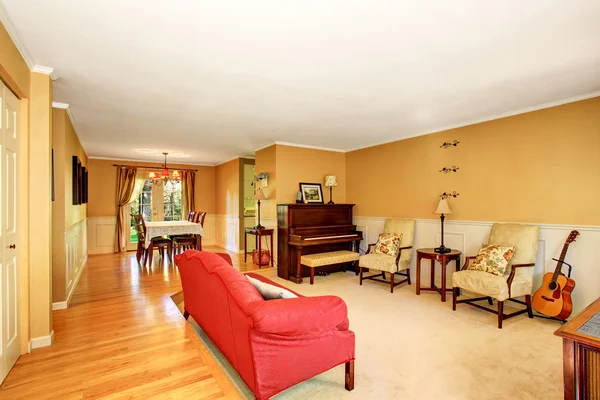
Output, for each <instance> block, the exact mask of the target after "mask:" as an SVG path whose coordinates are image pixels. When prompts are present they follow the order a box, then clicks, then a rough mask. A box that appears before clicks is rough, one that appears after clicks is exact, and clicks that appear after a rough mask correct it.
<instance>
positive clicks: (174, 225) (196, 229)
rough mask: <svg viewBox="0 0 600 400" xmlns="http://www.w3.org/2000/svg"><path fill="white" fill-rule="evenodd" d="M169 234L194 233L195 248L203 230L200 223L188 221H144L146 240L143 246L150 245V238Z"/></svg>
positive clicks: (198, 245) (198, 246) (198, 244)
mask: <svg viewBox="0 0 600 400" xmlns="http://www.w3.org/2000/svg"><path fill="white" fill-rule="evenodd" d="M169 235H196V248H200V242H201V240H202V236H203V235H204V231H203V230H202V225H201V224H199V223H196V222H190V221H155V222H146V241H145V243H144V248H146V249H147V248H148V247H149V246H150V239H152V238H155V237H161V236H169Z"/></svg>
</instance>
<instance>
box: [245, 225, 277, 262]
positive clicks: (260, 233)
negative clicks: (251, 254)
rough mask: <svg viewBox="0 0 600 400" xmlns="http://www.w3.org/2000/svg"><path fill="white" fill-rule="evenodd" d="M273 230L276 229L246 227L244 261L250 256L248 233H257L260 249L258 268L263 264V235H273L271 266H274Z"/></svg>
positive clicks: (256, 238)
mask: <svg viewBox="0 0 600 400" xmlns="http://www.w3.org/2000/svg"><path fill="white" fill-rule="evenodd" d="M273 231H274V229H256V228H244V262H246V257H247V256H248V252H247V248H248V235H255V236H256V237H255V240H256V242H257V243H256V246H255V247H256V249H257V250H258V268H260V267H262V266H263V265H268V264H261V252H260V251H261V246H262V240H261V239H262V237H263V236H270V237H271V257H270V258H271V267H272V266H273Z"/></svg>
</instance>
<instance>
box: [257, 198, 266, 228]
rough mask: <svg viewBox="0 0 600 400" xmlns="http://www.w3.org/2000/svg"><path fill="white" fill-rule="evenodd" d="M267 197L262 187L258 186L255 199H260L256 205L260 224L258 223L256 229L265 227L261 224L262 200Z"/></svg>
mask: <svg viewBox="0 0 600 400" xmlns="http://www.w3.org/2000/svg"><path fill="white" fill-rule="evenodd" d="M266 199H267V198H266V197H265V193H264V192H263V191H262V189H261V188H257V189H256V193H255V194H254V200H258V205H257V206H256V209H257V210H258V225H256V226H255V227H254V229H265V227H264V226H262V225H261V224H260V201H261V200H266Z"/></svg>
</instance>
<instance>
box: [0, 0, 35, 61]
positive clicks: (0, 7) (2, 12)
mask: <svg viewBox="0 0 600 400" xmlns="http://www.w3.org/2000/svg"><path fill="white" fill-rule="evenodd" d="M0 21H1V22H2V25H4V28H5V29H6V31H7V32H8V36H10V38H11V39H12V41H13V43H14V44H15V46H16V47H17V50H19V53H21V56H22V57H23V60H25V63H26V64H27V66H28V67H29V69H30V70H33V68H34V67H35V62H33V57H31V54H29V51H27V48H26V47H25V45H24V44H23V41H22V40H21V38H20V37H19V34H18V33H17V29H16V28H15V26H14V25H13V23H12V20H11V19H10V17H9V16H8V11H7V10H6V7H5V6H4V2H3V1H0Z"/></svg>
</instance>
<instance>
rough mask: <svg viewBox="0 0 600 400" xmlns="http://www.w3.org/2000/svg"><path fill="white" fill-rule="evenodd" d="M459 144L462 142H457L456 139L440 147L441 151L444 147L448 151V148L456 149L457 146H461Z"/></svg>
mask: <svg viewBox="0 0 600 400" xmlns="http://www.w3.org/2000/svg"><path fill="white" fill-rule="evenodd" d="M459 143H460V142H459V141H458V140H456V139H454V140H453V141H452V142H444V144H443V145H441V146H440V149H441V148H442V147H443V148H444V149H447V148H448V147H450V146H454V147H456V146H458V144H459Z"/></svg>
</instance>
